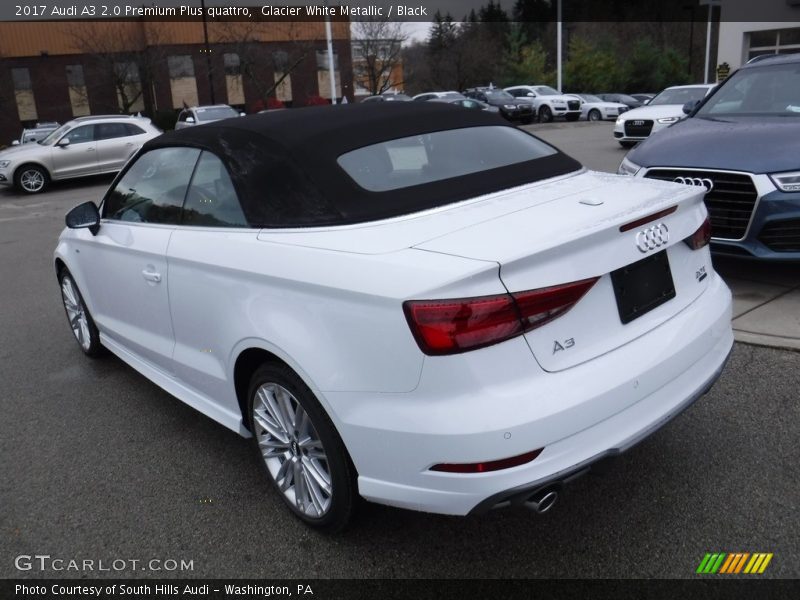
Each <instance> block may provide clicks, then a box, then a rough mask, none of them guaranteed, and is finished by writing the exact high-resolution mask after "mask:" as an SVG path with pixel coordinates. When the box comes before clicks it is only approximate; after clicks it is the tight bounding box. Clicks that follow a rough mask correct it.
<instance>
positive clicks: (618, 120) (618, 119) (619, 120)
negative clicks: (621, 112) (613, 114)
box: [617, 117, 625, 125]
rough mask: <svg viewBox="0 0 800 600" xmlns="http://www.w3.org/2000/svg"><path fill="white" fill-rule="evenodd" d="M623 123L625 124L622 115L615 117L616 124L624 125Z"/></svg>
mask: <svg viewBox="0 0 800 600" xmlns="http://www.w3.org/2000/svg"><path fill="white" fill-rule="evenodd" d="M624 124H625V119H623V118H622V117H618V118H617V125H624Z"/></svg>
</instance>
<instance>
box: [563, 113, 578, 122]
mask: <svg viewBox="0 0 800 600" xmlns="http://www.w3.org/2000/svg"><path fill="white" fill-rule="evenodd" d="M564 118H565V119H566V120H567V121H577V120H578V119H580V118H581V116H580V114H577V115H564Z"/></svg>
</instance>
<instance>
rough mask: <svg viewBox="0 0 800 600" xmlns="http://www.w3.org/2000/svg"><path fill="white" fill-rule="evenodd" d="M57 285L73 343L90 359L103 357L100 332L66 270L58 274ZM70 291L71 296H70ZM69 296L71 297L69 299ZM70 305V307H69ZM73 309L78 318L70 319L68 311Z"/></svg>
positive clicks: (103, 349) (103, 350) (104, 350)
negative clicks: (76, 343) (82, 322)
mask: <svg viewBox="0 0 800 600" xmlns="http://www.w3.org/2000/svg"><path fill="white" fill-rule="evenodd" d="M65 282H66V285H65ZM58 285H59V287H60V288H61V302H62V304H63V305H64V313H65V314H66V315H67V322H68V323H69V325H70V328H71V329H72V333H73V335H74V336H75V341H76V342H78V347H79V348H80V349H81V351H82V352H83V353H84V354H85V355H86V356H90V357H91V358H97V357H99V356H103V355H104V354H105V353H106V349H105V348H104V347H103V345H102V344H101V343H100V332H99V331H98V330H97V325H95V324H94V319H92V315H91V313H89V309H88V308H86V303H85V302H84V300H83V296H82V295H81V291H80V290H79V289H78V285H77V284H76V283H75V279H74V278H73V277H72V274H71V273H70V272H69V271H68V270H67V269H66V268H65V269H62V271H61V272H60V273H59V274H58ZM67 286H71V288H70V287H67ZM70 289H71V290H72V294H70V291H69V290H70ZM70 295H72V296H73V297H72V298H70ZM70 305H72V306H71V307H70ZM75 309H77V312H78V317H76V316H72V317H71V316H70V310H75ZM80 317H84V318H85V323H84V327H81V323H80ZM76 323H77V329H76Z"/></svg>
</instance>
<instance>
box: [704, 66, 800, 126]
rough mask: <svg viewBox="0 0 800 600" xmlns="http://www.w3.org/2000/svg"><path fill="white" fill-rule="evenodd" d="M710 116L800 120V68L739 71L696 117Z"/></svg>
mask: <svg viewBox="0 0 800 600" xmlns="http://www.w3.org/2000/svg"><path fill="white" fill-rule="evenodd" d="M706 115H708V116H713V115H743V116H748V115H750V116H781V117H800V65H799V64H797V63H794V64H788V65H773V66H769V67H766V66H764V67H758V68H753V69H741V70H739V71H737V72H736V73H734V74H733V75H732V76H731V78H730V79H729V80H728V81H726V82H725V85H723V86H722V87H721V88H720V89H719V91H718V92H717V93H716V94H714V95H713V96H712V97H711V98H710V99H709V100H708V102H707V103H706V104H705V105H704V106H703V107H702V108H701V109H700V110H699V111H698V112H697V115H696V116H699V117H702V116H706Z"/></svg>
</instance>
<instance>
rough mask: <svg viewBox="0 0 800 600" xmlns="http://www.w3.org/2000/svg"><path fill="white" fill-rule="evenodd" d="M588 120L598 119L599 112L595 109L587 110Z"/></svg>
mask: <svg viewBox="0 0 800 600" xmlns="http://www.w3.org/2000/svg"><path fill="white" fill-rule="evenodd" d="M589 120H590V121H599V120H600V112H599V111H597V110H591V111H589Z"/></svg>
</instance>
